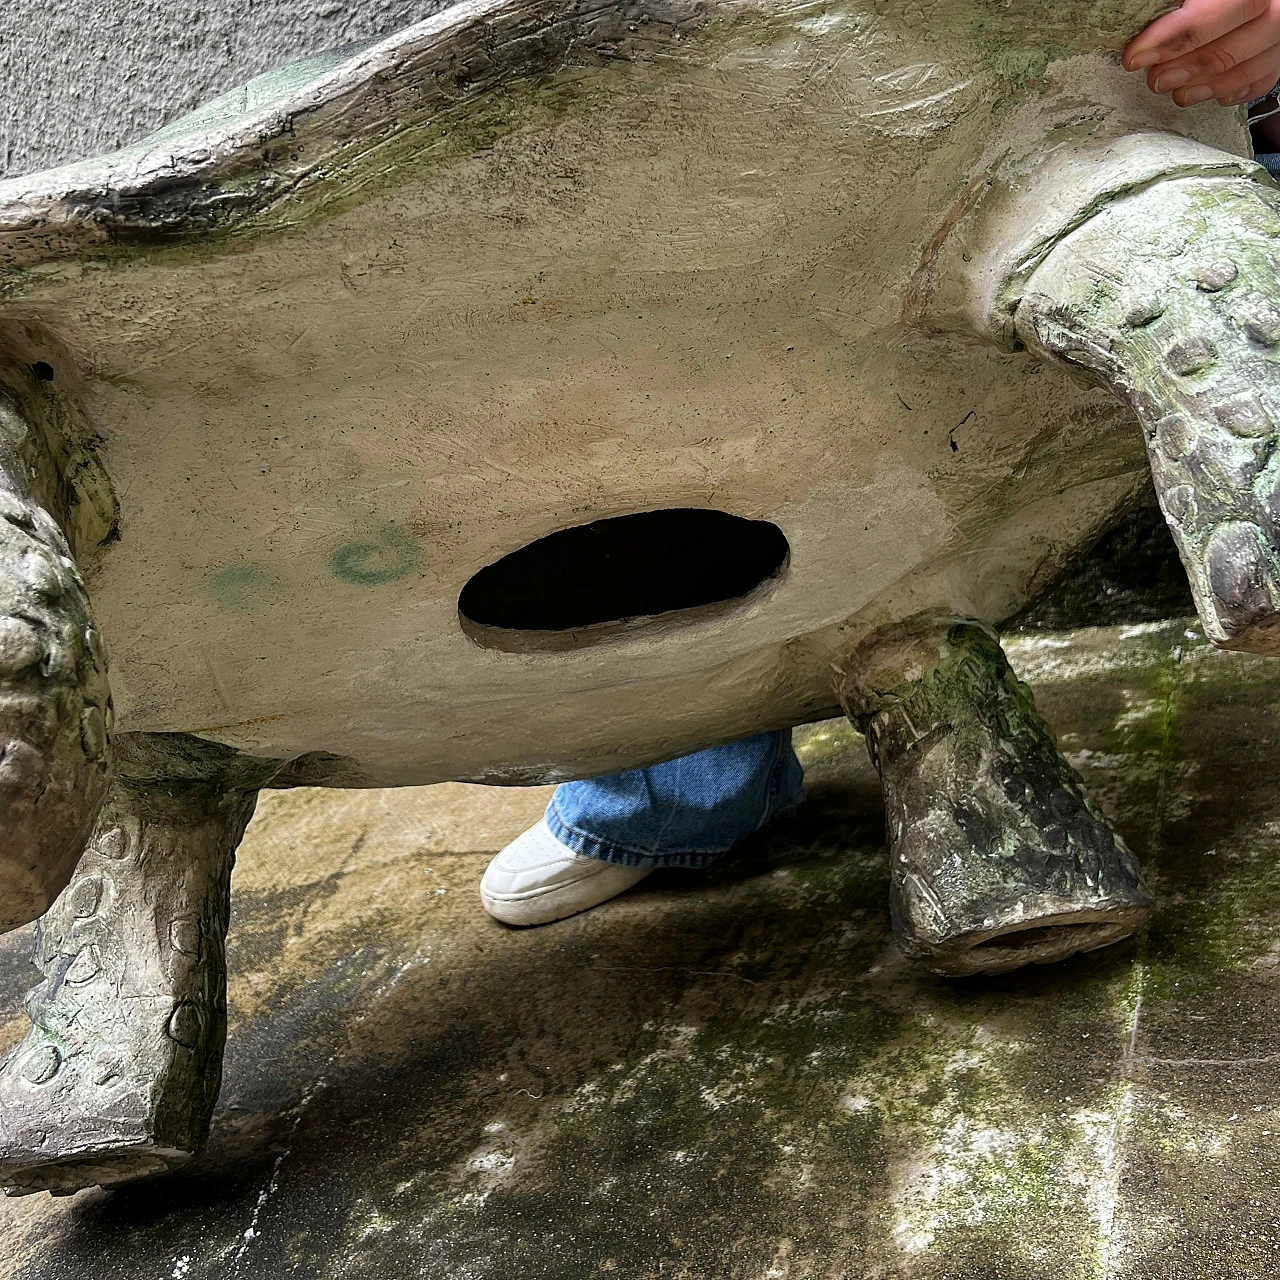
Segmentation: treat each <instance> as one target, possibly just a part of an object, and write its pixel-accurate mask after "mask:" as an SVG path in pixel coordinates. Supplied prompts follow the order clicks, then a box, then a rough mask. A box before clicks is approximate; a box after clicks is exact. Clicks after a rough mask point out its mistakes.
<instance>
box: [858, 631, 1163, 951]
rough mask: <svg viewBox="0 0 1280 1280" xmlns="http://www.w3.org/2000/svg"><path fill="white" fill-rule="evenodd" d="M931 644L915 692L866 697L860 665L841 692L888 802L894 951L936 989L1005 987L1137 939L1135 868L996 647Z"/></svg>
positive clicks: (954, 639) (951, 634) (1142, 914)
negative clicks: (955, 978)
mask: <svg viewBox="0 0 1280 1280" xmlns="http://www.w3.org/2000/svg"><path fill="white" fill-rule="evenodd" d="M932 643H933V646H934V652H935V653H936V655H937V657H936V662H933V661H931V662H930V663H928V664H927V666H928V667H929V669H927V670H926V671H925V672H924V673H923V674H921V675H920V676H919V678H916V679H913V680H910V681H909V682H907V683H905V684H902V685H899V686H897V687H896V688H888V689H874V688H871V687H869V686H868V684H867V682H866V671H865V668H863V669H862V670H859V669H858V667H857V664H853V665H851V667H850V668H849V674H848V679H847V681H846V684H845V688H844V689H842V690H841V696H842V699H843V701H844V702H845V706H846V709H847V710H849V712H850V714H851V715H852V716H853V717H854V719H855V720H856V722H857V723H858V725H859V727H860V728H861V729H862V730H863V732H864V733H865V734H866V737H867V744H868V747H869V748H870V751H871V756H872V759H873V760H874V762H875V765H876V768H877V769H878V770H879V772H880V780H881V784H882V786H883V788H884V800H885V810H886V814H887V819H888V828H889V843H890V860H891V888H890V910H891V914H892V918H893V928H894V933H895V936H896V937H897V939H898V943H899V945H900V946H901V947H902V950H903V951H904V952H906V954H907V955H908V956H910V957H912V958H913V959H916V960H919V961H921V962H922V963H923V964H925V965H927V966H928V967H929V968H930V969H932V970H934V971H935V972H937V973H943V974H951V975H963V974H970V973H1003V972H1006V971H1007V970H1010V969H1016V968H1019V967H1020V966H1022V965H1025V964H1046V963H1049V962H1050V961H1054V960H1061V959H1064V958H1065V957H1067V956H1069V955H1072V954H1074V953H1075V952H1078V951H1092V950H1094V949H1096V948H1097V947H1104V946H1107V945H1108V944H1109V943H1112V942H1118V941H1119V940H1120V939H1121V938H1125V937H1127V936H1128V935H1129V934H1131V933H1133V931H1134V930H1135V929H1137V928H1138V927H1139V926H1140V925H1141V924H1142V923H1143V921H1144V920H1146V918H1147V916H1148V915H1149V914H1150V912H1151V908H1152V905H1153V904H1152V899H1151V895H1150V894H1149V893H1147V891H1146V890H1145V889H1144V888H1143V886H1142V884H1141V882H1140V879H1139V874H1138V866H1137V863H1136V861H1135V860H1134V857H1133V855H1132V854H1131V853H1130V852H1129V850H1128V849H1127V848H1126V847H1125V844H1124V842H1123V841H1122V840H1121V839H1120V837H1119V836H1117V835H1116V833H1115V832H1114V831H1113V830H1112V829H1111V827H1110V825H1109V824H1108V823H1107V820H1106V819H1105V818H1104V817H1103V816H1102V815H1101V814H1100V813H1099V812H1098V811H1097V809H1095V808H1094V806H1093V805H1092V804H1091V803H1090V801H1089V799H1088V797H1087V796H1086V795H1085V794H1084V790H1083V786H1082V784H1081V781H1080V777H1079V775H1078V774H1077V773H1076V772H1075V770H1074V769H1072V768H1071V766H1070V765H1069V764H1068V763H1067V762H1066V761H1065V760H1064V759H1063V758H1062V755H1061V753H1060V752H1059V751H1058V748H1057V745H1056V743H1055V741H1054V738H1053V734H1052V731H1051V730H1050V729H1049V727H1048V726H1047V725H1046V724H1045V723H1044V721H1043V720H1042V719H1041V718H1040V716H1039V714H1038V713H1037V711H1036V708H1035V703H1034V702H1033V701H1032V697H1031V691H1030V690H1029V689H1028V688H1027V687H1026V685H1024V684H1023V683H1022V682H1021V681H1020V680H1019V679H1018V678H1017V676H1015V675H1014V673H1013V671H1012V670H1011V669H1010V667H1009V663H1008V661H1007V660H1006V658H1005V656H1004V652H1003V651H1002V650H1001V648H1000V645H999V642H998V641H997V640H996V639H995V638H994V637H993V636H992V635H990V634H989V633H988V632H987V631H986V630H985V629H984V628H982V627H980V626H979V625H977V624H975V623H960V624H957V625H955V626H953V627H951V628H950V629H949V630H948V631H946V632H945V633H944V634H943V635H941V636H939V637H937V639H936V640H935V641H934V642H932ZM920 647H922V646H917V649H919V648H920Z"/></svg>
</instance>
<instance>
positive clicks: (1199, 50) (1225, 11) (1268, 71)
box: [1124, 0, 1280, 107]
mask: <svg viewBox="0 0 1280 1280" xmlns="http://www.w3.org/2000/svg"><path fill="white" fill-rule="evenodd" d="M1124 66H1125V70H1126V71H1139V70H1142V69H1143V68H1148V70H1147V84H1148V86H1150V88H1151V89H1153V90H1154V91H1155V92H1156V93H1170V92H1172V94H1173V100H1174V102H1176V103H1177V104H1178V106H1180V107H1190V106H1194V105H1195V104H1196V103H1197V102H1205V101H1207V100H1208V99H1209V98H1217V100H1218V101H1219V102H1220V103H1221V104H1222V105H1223V106H1224V107H1231V106H1236V105H1237V104H1239V103H1241V102H1248V101H1249V100H1250V99H1251V98H1260V97H1262V96H1263V95H1264V94H1267V93H1270V92H1271V89H1272V87H1273V86H1274V85H1275V83H1276V81H1277V80H1278V79H1280V0H1186V3H1185V4H1184V5H1183V6H1182V8H1181V9H1178V10H1176V11H1175V12H1173V13H1168V14H1165V16H1164V17H1163V18H1157V19H1156V20H1155V21H1154V22H1153V23H1152V24H1151V25H1150V26H1149V27H1147V28H1146V30H1145V31H1143V32H1142V33H1141V34H1140V35H1137V36H1135V37H1134V38H1133V40H1131V41H1130V42H1129V46H1128V48H1127V49H1125V51H1124Z"/></svg>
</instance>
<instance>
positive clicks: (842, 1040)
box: [0, 622, 1280, 1280]
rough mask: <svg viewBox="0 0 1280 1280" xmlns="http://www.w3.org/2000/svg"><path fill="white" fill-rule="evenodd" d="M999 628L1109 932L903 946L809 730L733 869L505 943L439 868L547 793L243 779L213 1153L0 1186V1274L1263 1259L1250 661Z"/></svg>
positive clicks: (1023, 1265) (1274, 966)
mask: <svg viewBox="0 0 1280 1280" xmlns="http://www.w3.org/2000/svg"><path fill="white" fill-rule="evenodd" d="M1009 649H1010V653H1011V657H1012V660H1013V662H1014V664H1015V666H1016V667H1017V668H1018V669H1019V671H1020V673H1021V674H1022V675H1023V676H1024V678H1027V679H1028V680H1029V681H1030V682H1031V684H1032V686H1033V688H1034V689H1035V691H1036V694H1037V698H1038V700H1039V703H1040V706H1041V709H1042V710H1043V711H1044V713H1045V714H1046V716H1047V718H1048V719H1049V720H1050V722H1051V723H1052V724H1054V726H1055V727H1056V728H1057V730H1058V732H1059V734H1060V739H1061V741H1062V743H1063V747H1064V750H1065V751H1066V752H1067V754H1068V755H1069V757H1070V758H1071V760H1072V763H1073V764H1075V765H1076V767H1078V768H1079V769H1080V770H1081V771H1082V772H1083V774H1084V775H1085V778H1086V781H1087V783H1088V784H1089V786H1090V787H1091V789H1092V792H1093V794H1094V795H1095V796H1096V797H1097V798H1098V799H1099V802H1100V803H1101V804H1102V806H1103V807H1104V808H1105V809H1106V810H1107V811H1108V813H1109V814H1110V815H1111V816H1112V817H1113V818H1114V819H1115V820H1116V822H1117V824H1118V825H1119V827H1120V829H1121V831H1122V833H1123V835H1124V836H1125V838H1126V840H1127V841H1128V842H1129V843H1130V844H1131V846H1132V847H1133V848H1134V849H1135V851H1136V852H1137V853H1138V855H1139V857H1140V858H1141V859H1142V861H1143V865H1144V871H1145V874H1146V876H1147V877H1148V880H1149V882H1150V883H1151V884H1152V886H1153V888H1154V890H1155V892H1156V893H1157V896H1158V898H1159V904H1160V905H1159V909H1158V911H1157V914H1156V916H1155V918H1154V921H1153V923H1152V925H1151V927H1150V928H1149V929H1148V931H1147V932H1146V933H1145V934H1144V935H1142V936H1141V937H1139V938H1138V939H1136V940H1135V941H1133V942H1131V943H1129V944H1127V945H1125V946H1122V947H1119V948H1114V949H1111V950H1109V951H1105V952H1100V953H1095V954H1093V955H1090V956H1084V957H1079V958H1077V959H1076V960H1074V961H1071V962H1068V963H1067V964H1064V965H1058V966H1053V967H1048V968H1044V969H1037V970H1033V971H1030V972H1024V973H1019V974H1012V975H1007V976H1004V977H1001V978H996V979H966V980H959V981H947V980H943V979H936V978H932V977H930V976H928V975H924V974H920V973H917V972H915V971H914V970H912V969H910V968H908V967H907V966H906V965H905V964H904V963H903V961H902V960H901V959H900V958H899V957H898V956H897V954H896V952H895V951H894V949H893V947H892V944H891V943H890V940H889V932H888V921H887V918H886V911H885V895H886V886H887V876H886V867H885V855H884V849H883V843H882V829H881V827H882V821H883V815H882V813H881V811H880V809H879V801H878V792H877V788H876V786H875V781H874V778H873V776H872V774H871V771H870V768H869V766H868V764H867V762H866V760H865V757H864V754H863V751H862V745H861V742H860V741H859V740H858V738H857V736H856V734H854V733H853V732H852V731H851V730H850V729H849V728H847V727H846V726H845V725H843V724H842V723H838V722H827V723H824V724H821V725H816V726H811V727H810V728H808V729H805V730H802V731H799V732H798V734H797V737H798V742H799V747H800V751H801V754H802V756H803V757H804V758H805V760H806V763H807V765H808V768H809V790H810V794H811V797H812V798H811V801H810V803H809V805H807V806H806V807H805V809H804V810H802V811H801V812H800V813H799V814H797V815H795V816H794V817H792V818H790V819H787V820H785V821H783V822H781V823H779V824H778V825H777V826H776V827H775V828H773V829H772V830H771V831H769V832H766V833H763V834H762V835H760V836H759V837H757V838H756V839H755V840H753V841H752V842H750V844H749V845H748V846H746V847H745V848H744V849H743V850H742V852H741V856H740V857H737V858H735V859H734V860H733V861H731V862H727V863H722V864H721V865H720V866H719V867H717V868H714V869H712V870H711V871H710V872H706V873H696V872H680V873H676V872H670V873H659V874H655V875H654V876H652V877H650V879H649V880H647V881H645V882H644V884H643V885H642V886H640V887H639V888H638V889H637V890H636V891H633V892H632V893H629V894H627V895H624V896H623V897H622V898H620V899H618V900H617V901H615V902H614V903H612V904H610V905H608V906H607V907H604V908H602V909H600V910H598V911H596V912H592V913H590V914H588V915H586V916H583V917H580V918H578V919H576V920H571V921H565V922H563V923H562V924H560V925H556V926H552V927H549V928H544V929H535V930H530V931H512V930H507V929H504V928H503V927H501V926H499V925H497V924H495V923H493V922H492V921H490V920H488V919H487V917H485V916H484V915H483V913H482V912H481V910H480V907H479V904H478V902H477V900H476V888H475V887H476V882H477V880H478V878H479V875H480V872H481V870H482V869H483V866H484V864H485V862H486V860H487V858H488V857H489V856H490V854H491V852H492V851H493V850H494V849H496V848H498V847H499V846H500V845H501V844H502V843H503V842H504V841H505V840H506V839H509V838H510V837H511V836H512V835H514V834H515V833H516V832H518V831H519V830H521V829H522V828H523V826H525V825H526V824H527V823H528V822H530V821H532V820H533V819H534V818H536V817H537V816H538V814H539V812H540V810H541V808H542V806H543V804H545V801H546V798H547V796H548V794H549V789H547V788H535V789H508V790H502V789H493V790H486V789H484V788H479V787H467V786H463V785H459V784H446V785H443V786H440V787H432V788H421V789H412V790H410V789H406V790H401V791H367V792H320V791H295V792H290V793H279V794H271V795H268V796H266V797H264V799H263V802H262V805H261V807H260V810H259V816H258V817H257V818H256V819H255V820H254V823H253V825H252V827H251V828H250V832H249V836H248V837H247V839H246V842H245V845H244V847H243V852H242V855H241V859H240V865H239V868H238V870H237V880H236V898H235V917H234V923H233V928H232V932H231V938H230V959H231V965H232V973H233V978H232V984H231V990H230V1019H231V1039H230V1045H229V1054H228V1062H227V1072H226V1083H225V1086H224V1091H223V1095H222V1102H221V1104H220V1108H219V1112H218V1115H217V1117H216V1120H215V1132H214V1137H213V1142H212V1144H211V1147H210V1150H209V1153H208V1155H207V1156H206V1157H205V1158H204V1159H203V1160H202V1161H201V1162H200V1164H199V1165H198V1166H197V1167H195V1168H193V1169H191V1170H190V1171H188V1172H185V1173H183V1174H180V1175H174V1176H170V1177H168V1178H165V1179H162V1180H157V1181H154V1182H151V1183H146V1184H141V1185H139V1186H136V1187H134V1188H131V1189H126V1190H121V1191H118V1192H114V1193H102V1192H86V1193H82V1194H80V1195H79V1196H76V1197H74V1198H72V1199H69V1200H52V1199H49V1198H47V1197H43V1196H41V1197H30V1198H27V1199H23V1200H18V1201H7V1202H4V1203H3V1204H0V1259H3V1260H4V1261H0V1275H2V1276H4V1277H6V1278H8V1277H12V1278H13V1280H63V1278H64V1277H66V1278H70V1277H77V1278H78V1277H82V1276H86V1275H91V1276H93V1277H94V1280H115V1278H117V1277H119V1278H120V1280H126V1278H127V1280H134V1277H137V1278H138V1280H141V1278H142V1277H147V1278H148V1280H149V1278H150V1277H153V1276H165V1277H169V1276H172V1277H183V1278H185V1280H203V1278H204V1277H220V1278H221V1277H258V1276H281V1275H297V1276H317V1275H323V1276H326V1277H344V1278H346V1277H350V1278H352V1280H357V1278H362V1277H374V1276H376V1277H378V1278H379V1280H401V1278H402V1277H404V1278H405V1280H407V1278H408V1277H419V1276H424V1275H430V1276H431V1277H433V1280H435V1278H437V1277H439V1278H440V1280H471V1278H473V1277H474V1278H477V1280H478V1278H479V1277H485V1278H486V1280H487V1278H488V1277H493V1276H500V1275H501V1276H514V1277H521V1278H523V1277H530V1278H532V1277H547V1278H549V1280H551V1278H555V1280H559V1278H561V1277H563V1278H565V1280H569V1278H570V1277H572V1278H574V1280H577V1278H578V1277H583V1276H588V1275H595V1274H601V1275H607V1274H618V1275H625V1276H628V1277H646V1278H647V1277H651V1276H652V1277H658V1276H662V1277H699V1278H701V1277H706V1276H716V1277H730V1278H733V1280H736V1278H737V1277H742V1278H743V1280H748V1278H749V1280H757V1278H763V1277H771V1278H776V1280H808V1278H813V1280H819V1278H822V1280H828V1278H830V1280H852V1278H854V1277H857V1278H858V1280H950V1278H955V1280H959V1278H960V1277H964V1278H965V1280H1040V1278H1041V1277H1045V1278H1046V1280H1047V1278H1049V1277H1053V1280H1147V1278H1150V1280H1157V1278H1159V1280H1180V1278H1181V1277H1187V1278H1188V1280H1190V1278H1191V1277H1196V1280H1202V1278H1203V1277H1206V1276H1216V1275H1230V1276H1232V1277H1233V1280H1234V1278H1235V1277H1241V1278H1242V1280H1251V1278H1252V1277H1258V1278H1261V1277H1270V1276H1271V1275H1273V1274H1274V1263H1273V1257H1274V1251H1275V1247H1276V1237H1277V1235H1278V1234H1280V1227H1278V1226H1277V1223H1276V1210H1275V1208H1274V1205H1275V1203H1276V1199H1277V1197H1276V1191H1277V1184H1278V1183H1280V1176H1278V1175H1277V1166H1278V1164H1280V1161H1278V1160H1277V1157H1276V1150H1277V1146H1278V1145H1280V1108H1278V1107H1277V1105H1276V1103H1275V1098H1276V1097H1277V1096H1278V1094H1280V1090H1278V1089H1277V1085H1278V1084H1280V1041H1278V1040H1277V1037H1276V1035H1275V1032H1274V1027H1275V1025H1276V1016H1277V1013H1278V1012H1280V940H1277V938H1276V934H1275V928H1274V921H1275V920H1276V918H1277V914H1276V908H1277V906H1280V785H1278V784H1276V783H1275V782H1274V781H1273V780H1272V778H1271V776H1270V774H1271V771H1270V770H1269V769H1268V767H1267V766H1268V763H1269V761H1270V759H1271V758H1272V755H1273V753H1274V747H1275V743H1276V739H1277V736H1278V735H1280V721H1278V717H1280V667H1278V666H1277V665H1276V664H1274V663H1272V662H1269V661H1268V660H1266V659H1258V658H1250V657H1245V656H1242V655H1234V654H1223V653H1219V652H1216V651H1214V650H1212V649H1211V648H1210V647H1209V646H1208V645H1206V644H1205V642H1204V640H1203V638H1202V637H1201V636H1200V634H1199V632H1198V631H1196V630H1194V629H1192V628H1190V627H1189V626H1188V624H1186V623H1183V622H1171V623H1156V624H1146V625H1142V626H1131V627H1115V628H1107V629H1100V630H1094V631H1083V632H1077V633H1073V634H1071V635H1064V634H1057V633H1048V634H1042V635H1037V636H1033V637H1024V638H1020V639H1017V640H1014V641H1013V642H1012V643H1011V644H1010V646H1009ZM22 941H23V940H22V939H21V937H19V936H17V935H10V936H9V937H7V938H6V939H4V940H3V942H2V943H0V1040H3V1042H4V1043H9V1042H11V1041H12V1040H14V1039H16V1038H17V1036H18V1035H19V1034H20V1032H21V1024H22V1020H21V1015H20V1011H19V1010H20V1003H19V1002H20V995H21V991H22V989H23V986H24V983H25V982H26V981H27V977H28V975H27V972H26V970H25V967H24V961H23V958H22Z"/></svg>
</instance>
